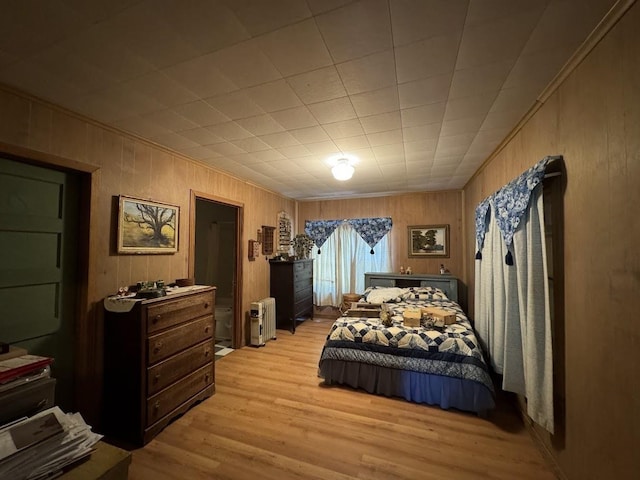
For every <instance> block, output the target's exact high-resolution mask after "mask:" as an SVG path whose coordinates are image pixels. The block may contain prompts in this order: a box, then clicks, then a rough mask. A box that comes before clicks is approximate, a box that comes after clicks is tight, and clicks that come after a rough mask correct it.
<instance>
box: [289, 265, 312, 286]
mask: <svg viewBox="0 0 640 480" xmlns="http://www.w3.org/2000/svg"><path fill="white" fill-rule="evenodd" d="M308 278H313V263H311V262H302V263H296V264H294V265H293V281H294V282H298V281H299V280H306V279H308Z"/></svg>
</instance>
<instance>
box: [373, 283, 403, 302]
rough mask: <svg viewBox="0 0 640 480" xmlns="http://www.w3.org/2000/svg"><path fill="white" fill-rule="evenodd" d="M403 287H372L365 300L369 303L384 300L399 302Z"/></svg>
mask: <svg viewBox="0 0 640 480" xmlns="http://www.w3.org/2000/svg"><path fill="white" fill-rule="evenodd" d="M404 291H405V290H404V288H398V287H384V288H374V289H373V290H371V291H370V292H369V294H368V295H367V302H369V303H385V302H399V301H400V300H402V298H401V297H402V294H403V293H404Z"/></svg>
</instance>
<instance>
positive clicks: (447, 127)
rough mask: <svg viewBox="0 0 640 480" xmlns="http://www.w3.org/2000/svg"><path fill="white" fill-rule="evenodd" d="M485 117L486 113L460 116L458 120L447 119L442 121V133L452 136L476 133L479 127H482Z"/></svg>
mask: <svg viewBox="0 0 640 480" xmlns="http://www.w3.org/2000/svg"><path fill="white" fill-rule="evenodd" d="M484 119H485V115H480V116H475V117H464V118H458V119H456V120H445V121H444V122H442V129H441V130H440V135H442V136H450V135H462V134H466V133H475V132H477V131H478V128H480V125H482V122H483V121H484Z"/></svg>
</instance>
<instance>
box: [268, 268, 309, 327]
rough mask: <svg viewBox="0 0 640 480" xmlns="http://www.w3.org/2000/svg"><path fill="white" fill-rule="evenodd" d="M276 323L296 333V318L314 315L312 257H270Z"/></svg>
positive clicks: (297, 319)
mask: <svg viewBox="0 0 640 480" xmlns="http://www.w3.org/2000/svg"><path fill="white" fill-rule="evenodd" d="M270 264H271V296H272V297H274V298H275V299H276V327H277V328H287V329H290V330H291V332H293V333H296V322H297V321H299V320H300V319H302V320H304V318H305V317H311V316H312V315H313V260H312V259H308V260H289V261H271V262H270Z"/></svg>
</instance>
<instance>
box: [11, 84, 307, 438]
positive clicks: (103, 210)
mask: <svg viewBox="0 0 640 480" xmlns="http://www.w3.org/2000/svg"><path fill="white" fill-rule="evenodd" d="M0 111H1V112H2V115H1V116H0V152H2V153H5V154H11V155H16V156H18V157H22V158H24V159H25V160H28V159H31V160H35V161H37V163H39V164H42V165H45V166H46V165H50V166H52V167H56V168H58V167H60V168H64V169H71V170H76V171H82V172H88V173H86V175H88V176H90V180H89V181H88V184H90V188H91V191H90V194H89V201H90V205H89V206H88V208H86V211H87V214H88V215H89V217H90V218H89V226H88V236H89V239H88V244H89V245H88V265H87V269H88V273H87V274H86V276H85V278H86V285H80V286H79V291H83V292H86V293H83V297H84V300H83V305H81V307H80V310H81V314H80V317H79V318H78V322H79V323H78V325H77V331H78V334H79V336H80V345H79V350H78V351H77V355H76V364H77V372H76V382H77V388H78V390H79V394H78V395H77V397H78V405H77V407H78V408H79V409H80V411H81V412H82V413H83V415H85V418H87V420H88V421H89V422H90V423H92V424H93V425H94V426H95V425H98V424H99V413H100V396H101V386H102V379H101V371H102V360H101V359H102V318H103V315H102V300H103V298H104V297H105V296H107V295H110V294H113V293H114V292H116V291H117V289H118V287H119V286H121V285H131V284H135V282H137V281H139V280H153V279H159V278H161V279H164V280H165V281H166V282H167V283H168V282H172V281H174V280H175V279H176V278H183V277H186V276H188V272H189V268H188V267H189V262H190V261H191V260H190V254H191V252H190V251H189V230H190V228H189V227H190V226H189V217H190V215H189V211H190V209H191V208H195V205H190V202H191V190H195V191H198V192H202V193H205V194H210V195H212V196H215V197H216V198H218V199H222V200H224V199H228V200H229V201H230V202H232V203H234V204H235V205H242V206H243V207H244V212H245V218H244V219H243V225H244V231H243V237H242V247H243V250H242V251H241V252H240V253H241V255H242V268H243V276H242V278H243V285H242V290H243V295H242V311H243V312H248V310H249V304H250V302H251V301H254V300H256V299H259V298H263V297H265V296H268V294H269V264H268V261H267V260H266V259H265V258H264V257H261V258H258V259H257V260H256V261H254V262H250V261H249V260H248V256H247V251H246V248H247V247H246V245H247V241H248V239H250V238H256V232H257V230H258V229H260V228H261V227H262V225H273V226H275V225H276V222H277V214H278V212H279V211H281V210H284V211H286V212H288V213H289V214H290V215H292V216H293V215H294V213H295V202H294V201H293V200H291V199H287V198H285V197H282V196H280V195H277V194H274V193H272V192H269V191H266V190H264V189H261V188H258V187H255V186H253V185H251V184H249V183H247V182H244V181H241V180H239V179H236V178H234V177H232V176H229V175H226V174H223V173H220V172H218V171H215V170H213V169H211V168H207V167H206V166H204V165H202V164H199V163H195V162H193V161H191V160H189V159H187V158H185V157H182V156H180V155H178V154H175V153H173V152H170V151H168V150H165V149H163V148H160V147H158V146H155V145H153V144H151V143H149V142H146V141H143V140H140V139H137V138H135V137H133V136H129V135H126V134H124V133H122V132H119V131H117V130H114V129H110V128H107V127H105V126H102V125H100V124H97V123H95V122H93V121H90V120H87V119H84V118H82V117H80V116H77V115H74V114H72V113H70V112H67V111H64V110H62V109H59V108H57V107H55V106H52V105H49V104H47V103H45V102H42V101H39V100H37V99H34V98H31V97H28V96H26V95H22V94H21V93H20V92H16V91H14V90H12V89H9V88H0ZM88 186H89V185H88ZM120 194H124V195H131V196H134V197H139V198H146V199H152V200H156V201H159V202H166V203H171V204H174V205H178V206H179V207H180V213H181V215H180V230H179V250H178V252H177V253H176V254H174V255H118V254H117V253H116V252H115V238H116V235H115V229H116V225H117V196H118V195H120ZM79 247H80V248H82V247H83V246H82V245H79ZM245 317H246V321H245V322H243V323H244V325H243V327H244V328H246V326H247V325H248V315H245ZM242 338H243V339H244V338H246V335H245V334H244V333H243V335H242Z"/></svg>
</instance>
